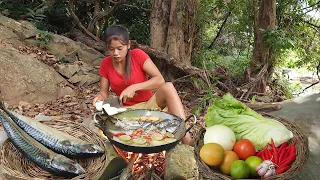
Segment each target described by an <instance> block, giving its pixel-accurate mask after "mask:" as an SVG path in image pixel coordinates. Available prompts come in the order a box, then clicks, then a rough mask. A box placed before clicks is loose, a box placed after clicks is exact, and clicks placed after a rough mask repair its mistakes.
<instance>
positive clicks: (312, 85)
mask: <svg viewBox="0 0 320 180" xmlns="http://www.w3.org/2000/svg"><path fill="white" fill-rule="evenodd" d="M319 83H320V81H317V82H315V83H312V84H311V85H309V86H308V87H306V88H304V89H303V90H302V91H301V92H299V93H298V94H294V95H300V94H302V93H303V92H304V91H306V90H307V89H309V88H311V87H312V86H314V85H316V84H319Z"/></svg>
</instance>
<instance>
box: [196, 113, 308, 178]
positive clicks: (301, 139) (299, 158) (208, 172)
mask: <svg viewBox="0 0 320 180" xmlns="http://www.w3.org/2000/svg"><path fill="white" fill-rule="evenodd" d="M262 115H263V116H265V117H268V118H272V119H274V120H277V121H279V122H281V123H282V124H283V125H285V126H286V127H287V128H288V129H289V130H290V131H291V132H292V133H293V139H292V140H291V141H290V142H289V143H291V142H292V141H297V144H296V146H295V147H296V160H295V161H294V162H293V163H292V165H291V168H290V169H288V170H287V171H286V172H284V173H282V174H279V175H276V176H272V177H270V178H267V179H281V180H282V179H291V178H293V177H294V176H295V175H297V174H298V172H299V170H300V168H301V167H302V166H303V164H304V163H305V161H306V160H307V158H308V155H309V150H308V139H307V137H306V136H305V135H304V134H303V133H302V132H301V130H300V129H299V127H298V126H297V125H295V124H294V123H291V122H290V121H288V120H286V119H284V118H280V117H275V116H272V115H270V114H265V113H263V114H262ZM205 131H206V130H205V129H204V128H203V129H201V130H200V132H199V133H198V136H197V137H196V142H195V149H194V153H195V159H196V161H197V165H198V167H199V174H200V176H201V177H202V178H203V179H217V180H232V179H233V178H232V177H231V176H227V175H225V174H222V173H221V172H220V171H218V170H213V169H210V168H209V166H208V165H206V164H205V163H204V162H203V161H202V160H201V158H200V149H201V147H202V146H203V137H204V133H205Z"/></svg>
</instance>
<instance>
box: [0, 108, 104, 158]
mask: <svg viewBox="0 0 320 180" xmlns="http://www.w3.org/2000/svg"><path fill="white" fill-rule="evenodd" d="M0 109H2V110H3V111H4V112H5V113H6V114H7V115H8V116H9V117H10V118H11V119H12V120H13V121H14V122H15V123H16V124H17V125H18V126H19V127H20V128H21V129H22V130H23V131H25V132H26V133H27V134H28V135H30V136H31V137H33V138H34V139H35V140H37V141H38V142H40V143H41V144H43V145H44V146H46V147H47V148H49V149H51V150H53V151H54V152H56V153H59V154H63V155H65V156H67V157H76V158H79V157H80V158H81V157H85V158H87V157H95V156H100V155H102V154H103V153H104V150H103V149H102V148H101V147H100V146H98V145H96V144H92V143H87V142H85V141H83V140H81V139H79V138H76V137H73V136H71V135H69V134H66V133H63V132H61V131H59V130H56V129H54V128H51V127H49V126H46V125H44V124H42V123H40V122H38V121H34V120H31V119H27V118H23V119H22V118H18V117H17V116H15V115H14V114H13V113H11V112H10V111H9V110H7V109H6V108H5V106H4V102H1V103H0Z"/></svg>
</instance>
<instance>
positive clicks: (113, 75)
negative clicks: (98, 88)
mask: <svg viewBox="0 0 320 180" xmlns="http://www.w3.org/2000/svg"><path fill="white" fill-rule="evenodd" d="M130 55H131V78H130V79H129V80H128V81H127V83H125V77H124V75H122V74H120V73H119V72H118V71H117V70H116V69H114V67H113V64H112V58H111V56H108V57H105V58H104V59H103V60H102V61H101V64H100V70H99V74H100V76H102V77H104V78H106V79H107V80H109V83H110V87H111V90H112V91H113V92H114V93H115V94H116V95H117V96H120V94H121V92H122V91H123V90H124V89H125V88H127V87H128V86H130V85H132V84H137V83H141V82H145V81H147V80H148V78H147V74H146V73H145V72H144V71H143V69H142V67H143V64H144V62H145V61H146V60H147V59H148V58H149V56H148V55H147V54H146V53H145V52H144V51H142V50H140V49H133V50H130ZM136 93H137V96H135V97H134V98H132V99H131V100H130V101H127V102H126V103H124V104H123V105H124V106H131V105H134V104H137V103H140V102H144V101H148V100H149V99H150V98H151V97H152V95H153V93H152V91H151V90H141V91H137V92H136Z"/></svg>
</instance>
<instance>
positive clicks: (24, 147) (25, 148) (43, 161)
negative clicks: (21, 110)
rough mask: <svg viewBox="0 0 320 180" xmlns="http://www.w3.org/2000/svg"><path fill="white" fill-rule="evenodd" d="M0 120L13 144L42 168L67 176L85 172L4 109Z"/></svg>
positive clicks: (0, 111) (0, 112) (0, 114)
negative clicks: (33, 134) (34, 136)
mask: <svg viewBox="0 0 320 180" xmlns="http://www.w3.org/2000/svg"><path fill="white" fill-rule="evenodd" d="M0 120H1V122H2V126H3V128H4V130H5V131H6V133H7V135H8V137H9V138H10V140H11V142H12V143H13V145H14V146H15V147H16V148H17V149H19V151H20V152H21V153H22V154H24V156H25V157H27V158H28V159H29V160H30V161H32V162H33V163H35V164H36V165H38V166H39V167H41V168H42V169H44V170H46V171H48V172H50V173H52V174H56V175H59V176H66V177H74V176H77V175H80V174H84V173H85V170H84V169H83V167H81V165H80V164H78V163H76V162H75V161H73V160H71V159H69V158H67V157H65V156H63V155H60V154H57V153H55V152H53V151H51V150H50V149H48V148H46V147H45V146H43V145H42V144H40V143H39V142H37V141H36V140H34V139H33V138H31V137H30V136H29V135H28V134H26V133H25V132H23V131H22V130H21V129H20V128H19V127H18V126H17V125H16V124H15V123H14V122H13V121H12V119H11V118H10V117H9V116H8V115H7V114H5V112H4V111H2V110H0Z"/></svg>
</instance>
